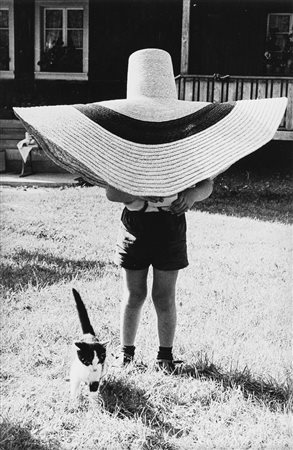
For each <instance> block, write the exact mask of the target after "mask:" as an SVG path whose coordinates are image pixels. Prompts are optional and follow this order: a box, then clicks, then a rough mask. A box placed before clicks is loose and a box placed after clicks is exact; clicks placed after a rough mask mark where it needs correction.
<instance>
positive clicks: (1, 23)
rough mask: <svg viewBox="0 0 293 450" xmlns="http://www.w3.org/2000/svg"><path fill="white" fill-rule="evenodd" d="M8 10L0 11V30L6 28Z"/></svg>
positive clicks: (7, 25)
mask: <svg viewBox="0 0 293 450" xmlns="http://www.w3.org/2000/svg"><path fill="white" fill-rule="evenodd" d="M8 27H9V24H8V10H7V9H0V28H8Z"/></svg>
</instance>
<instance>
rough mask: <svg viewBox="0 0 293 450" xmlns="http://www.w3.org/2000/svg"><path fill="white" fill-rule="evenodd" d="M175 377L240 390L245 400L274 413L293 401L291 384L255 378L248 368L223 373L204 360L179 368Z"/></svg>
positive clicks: (287, 406) (288, 405)
mask: <svg viewBox="0 0 293 450" xmlns="http://www.w3.org/2000/svg"><path fill="white" fill-rule="evenodd" d="M174 375H177V376H183V377H191V378H197V379H207V380H213V381H216V382H218V383H220V384H221V385H222V386H223V388H224V389H230V388H240V390H241V392H242V393H243V395H244V397H245V398H248V397H253V398H254V399H255V400H257V401H259V402H261V403H262V404H264V405H266V406H267V407H268V408H269V409H270V410H272V411H274V410H276V409H278V408H280V407H284V408H289V407H290V403H291V401H292V394H291V388H290V386H289V383H288V384H285V383H284V384H282V385H280V384H278V383H277V381H275V380H274V379H272V378H271V379H270V378H267V379H266V380H265V379H262V378H261V377H257V376H254V375H253V374H252V373H251V372H250V370H249V369H248V368H247V367H245V368H244V369H243V370H242V371H240V370H238V369H237V368H236V369H231V370H230V371H223V370H221V368H219V367H217V366H216V365H215V364H214V363H212V362H209V361H208V360H207V359H205V358H202V359H199V360H198V362H197V363H195V364H190V365H184V364H183V365H181V366H178V367H177V368H176V369H175V372H174Z"/></svg>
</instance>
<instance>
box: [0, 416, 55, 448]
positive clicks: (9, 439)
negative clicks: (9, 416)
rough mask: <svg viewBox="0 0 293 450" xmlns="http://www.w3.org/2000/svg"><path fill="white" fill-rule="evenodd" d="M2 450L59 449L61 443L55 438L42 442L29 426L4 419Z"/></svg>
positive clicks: (1, 439) (0, 437)
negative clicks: (45, 442) (46, 442)
mask: <svg viewBox="0 0 293 450" xmlns="http://www.w3.org/2000/svg"><path fill="white" fill-rule="evenodd" d="M0 443H1V444H0V445H1V450H58V449H60V448H61V447H60V444H59V442H57V441H56V440H55V439H54V440H50V442H49V443H48V444H42V443H41V442H40V441H39V440H38V439H37V438H35V437H34V436H33V435H32V434H31V432H30V430H29V428H28V427H23V426H20V425H15V424H11V423H9V422H8V421H6V420H4V421H3V422H2V423H1V424H0Z"/></svg>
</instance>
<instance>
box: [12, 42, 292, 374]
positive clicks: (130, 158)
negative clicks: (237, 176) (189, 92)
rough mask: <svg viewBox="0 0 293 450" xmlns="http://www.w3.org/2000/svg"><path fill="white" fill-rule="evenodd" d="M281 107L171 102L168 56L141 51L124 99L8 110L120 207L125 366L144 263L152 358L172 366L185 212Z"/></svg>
mask: <svg viewBox="0 0 293 450" xmlns="http://www.w3.org/2000/svg"><path fill="white" fill-rule="evenodd" d="M286 105H287V99H286V98H273V99H261V100H242V101H236V102H234V103H208V102H189V101H181V100H178V99H177V93H176V86H175V81H174V74H173V67H172V61H171V57H170V55H169V54H168V53H167V52H165V51H163V50H160V49H144V50H140V51H137V52H135V53H134V54H132V55H131V57H130V59H129V66H128V80H127V98H126V99H121V100H110V101H105V102H99V103H91V104H87V105H62V106H46V107H34V108H14V111H15V113H16V115H17V116H18V117H19V118H20V120H21V121H22V123H23V124H24V126H25V128H26V129H27V130H28V132H29V133H30V134H31V135H32V136H34V138H35V139H36V140H37V142H38V143H39V145H40V146H41V147H42V148H43V150H44V151H45V152H46V153H47V154H48V156H49V157H50V158H52V159H53V160H54V161H55V162H56V163H57V164H59V165H60V166H62V167H65V168H66V169H67V170H69V171H72V172H78V173H80V174H81V175H82V177H83V178H85V179H86V180H88V181H90V182H91V183H93V184H99V185H103V186H106V187H107V197H108V199H109V200H111V201H118V202H122V203H125V204H126V207H125V208H124V210H123V214H122V225H123V226H122V231H121V237H120V241H119V243H118V246H119V247H118V252H117V258H118V259H117V260H118V262H119V264H120V265H121V266H122V268H123V272H124V288H125V295H124V303H123V308H122V327H121V339H122V345H123V348H124V350H125V362H127V361H129V360H130V359H132V357H133V354H134V339H135V335H136V330H137V326H138V322H139V316H140V311H141V307H142V304H143V301H144V299H145V296H146V279H147V272H148V268H149V266H150V265H153V270H154V281H153V287H152V296H153V299H154V303H155V307H156V312H157V315H158V333H159V343H160V344H161V345H160V347H161V348H160V351H159V354H158V363H159V365H162V366H163V367H167V368H171V370H173V368H174V364H173V356H172V344H173V339H174V333H175V325H176V308H175V286H176V280H177V276H178V270H179V269H181V268H183V267H185V266H186V265H187V264H188V262H187V256H186V224H185V216H184V213H185V212H186V211H187V210H188V209H190V207H191V206H192V204H193V203H194V202H196V201H201V200H203V199H205V198H207V197H208V196H209V195H210V194H211V192H212V180H213V178H215V176H216V175H217V174H218V173H220V172H222V171H224V170H225V169H226V168H227V167H229V166H230V165H232V164H233V163H235V162H236V161H238V160H239V159H241V158H243V157H244V156H246V155H248V154H250V153H252V152H253V151H255V150H257V149H258V148H260V147H261V146H263V145H264V144H265V143H267V142H268V141H270V140H271V139H272V138H273V136H274V134H275V132H276V130H277V128H278V126H279V124H280V122H281V119H282V116H283V114H284V112H285V109H286Z"/></svg>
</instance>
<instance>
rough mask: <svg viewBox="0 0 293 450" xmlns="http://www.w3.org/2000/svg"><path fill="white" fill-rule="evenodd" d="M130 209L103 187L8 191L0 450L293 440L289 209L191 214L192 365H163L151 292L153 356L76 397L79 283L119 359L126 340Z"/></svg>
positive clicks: (144, 328) (183, 288) (186, 286)
mask: <svg viewBox="0 0 293 450" xmlns="http://www.w3.org/2000/svg"><path fill="white" fill-rule="evenodd" d="M216 201H217V200H216ZM202 208H203V206H202ZM237 208H239V205H238V206H237ZM269 209H270V208H269ZM269 209H268V210H267V213H266V214H267V217H268V216H270V213H269ZM262 211H264V205H263V206H262ZM214 212H215V211H214ZM217 212H220V210H218V211H217ZM247 215H248V216H249V214H247ZM119 216H120V207H119V206H118V205H111V204H109V203H108V202H107V201H106V200H105V198H104V196H103V192H102V191H101V190H100V189H98V188H70V189H27V190H24V189H9V188H6V189H3V192H2V228H3V229H2V232H1V237H2V275H3V276H2V281H3V301H2V309H1V312H2V314H1V326H2V332H1V340H2V345H1V351H2V355H1V386H2V394H1V417H2V423H1V438H0V447H1V448H3V449H5V450H6V449H13V450H14V449H44V450H45V449H46V450H47V449H50V450H51V449H52V450H55V449H78V450H82V449H84V450H96V449H110V450H112V449H113V450H115V449H117V450H118V449H119V450H120V449H168V450H169V449H172V450H174V449H180V450H181V449H183V450H184V449H186V450H187V449H200V450H202V449H204V450H206V449H217V450H218V449H219V450H220V449H235V450H236V449H237V450H238V449H248V448H249V449H255V450H256V449H262V448H263V449H285V448H290V442H291V440H292V433H291V430H290V422H289V414H290V409H291V406H292V404H291V402H292V396H291V395H292V379H291V375H290V374H291V373H292V372H291V369H292V368H291V325H292V306H291V301H290V297H291V286H290V284H291V270H292V263H291V256H290V242H291V229H290V226H289V225H288V224H287V222H288V220H287V218H286V217H287V216H286V217H285V219H284V220H283V216H282V217H276V214H274V216H273V217H271V218H273V222H269V221H267V220H266V221H265V222H264V221H260V220H252V219H251V218H248V217H246V218H239V217H235V216H234V217H229V216H227V215H220V214H208V213H206V212H201V211H199V210H197V211H193V212H190V213H189V214H188V233H189V259H190V266H189V267H188V268H187V269H186V270H184V271H182V273H181V274H180V278H179V283H178V333H177V337H176V344H175V351H176V356H178V357H180V358H181V357H182V358H183V359H184V360H185V361H186V362H187V364H186V366H185V367H184V369H183V370H182V371H181V372H180V373H178V374H177V375H174V376H165V375H163V374H161V373H157V372H155V371H154V370H153V362H154V357H155V354H156V347H157V338H156V321H155V313H154V310H153V307H152V304H151V300H150V299H148V300H147V302H146V305H145V309H144V314H143V317H142V324H141V327H140V329H139V333H138V339H137V348H138V354H137V362H138V363H140V362H142V364H136V365H132V366H130V367H129V368H128V369H127V370H118V369H114V368H112V369H110V371H109V374H108V376H107V379H106V380H105V383H104V384H103V385H102V387H101V391H100V394H99V396H92V397H91V396H89V393H88V391H87V389H86V388H85V387H84V388H83V389H82V393H81V399H80V403H79V405H78V406H76V405H72V404H71V403H70V401H69V395H68V387H69V386H68V382H67V381H66V379H67V377H68V369H69V365H70V358H71V344H72V342H73V341H74V339H76V337H78V336H79V335H80V329H79V324H78V320H77V316H76V312H75V306H74V302H73V299H72V294H71V287H72V286H74V287H76V288H77V289H78V290H79V291H80V292H81V295H82V296H83V298H84V300H85V302H86V304H87V306H88V310H89V314H90V317H91V318H92V321H93V324H94V327H95V328H96V330H97V332H98V334H99V336H100V338H101V339H103V340H109V341H110V343H109V354H110V357H111V358H114V356H111V355H114V354H115V352H116V351H117V346H118V344H119V338H118V336H119V302H120V295H121V280H120V274H119V270H118V269H117V267H116V266H115V265H114V264H113V263H112V256H113V251H114V244H115V240H116V232H117V225H118V221H119ZM261 217H262V218H263V217H264V216H261ZM282 222H285V223H282ZM150 281H151V274H150Z"/></svg>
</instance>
